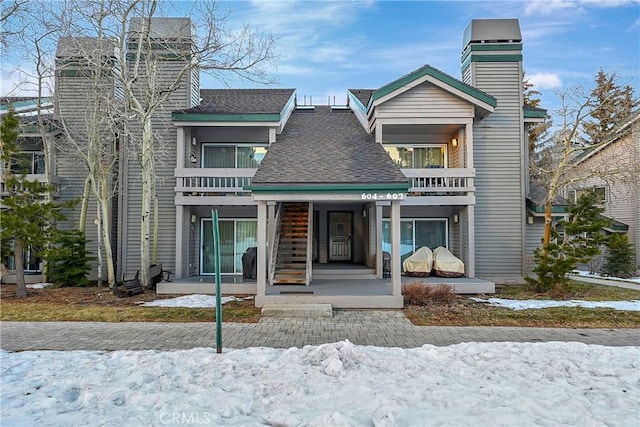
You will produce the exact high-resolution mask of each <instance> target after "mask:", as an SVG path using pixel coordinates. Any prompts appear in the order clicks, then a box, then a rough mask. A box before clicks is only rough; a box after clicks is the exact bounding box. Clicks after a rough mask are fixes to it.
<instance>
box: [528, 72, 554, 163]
mask: <svg viewBox="0 0 640 427" xmlns="http://www.w3.org/2000/svg"><path fill="white" fill-rule="evenodd" d="M540 95H541V93H540V92H539V91H537V90H536V89H534V85H533V83H530V82H529V80H528V79H526V78H525V76H524V75H523V80H522V100H523V104H524V107H525V108H534V109H535V108H541V107H540V102H541V101H540ZM552 124H553V122H552V120H551V116H550V115H547V116H546V118H545V120H544V122H542V123H535V124H531V125H530V126H529V127H528V131H529V135H528V137H529V141H528V142H529V152H530V153H533V152H534V150H535V148H536V146H537V145H538V144H539V143H540V141H541V140H542V139H544V138H545V137H546V135H547V132H548V130H549V128H550V127H551V125H552Z"/></svg>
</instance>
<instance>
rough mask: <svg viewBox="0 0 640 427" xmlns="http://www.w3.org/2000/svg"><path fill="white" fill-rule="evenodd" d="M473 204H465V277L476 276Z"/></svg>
mask: <svg viewBox="0 0 640 427" xmlns="http://www.w3.org/2000/svg"><path fill="white" fill-rule="evenodd" d="M475 208H476V207H475V206H473V205H469V206H467V277H476V238H475Z"/></svg>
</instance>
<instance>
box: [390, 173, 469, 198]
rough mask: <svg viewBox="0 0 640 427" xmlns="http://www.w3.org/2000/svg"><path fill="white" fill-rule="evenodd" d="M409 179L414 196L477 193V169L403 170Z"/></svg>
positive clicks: (410, 190) (410, 189)
mask: <svg viewBox="0 0 640 427" xmlns="http://www.w3.org/2000/svg"><path fill="white" fill-rule="evenodd" d="M402 173H404V175H405V176H406V177H407V178H409V182H410V188H409V192H410V193H412V194H413V195H423V196H447V195H455V196H459V195H464V194H467V193H472V192H474V191H475V186H474V182H473V179H474V178H475V176H476V171H475V169H465V168H448V169H402Z"/></svg>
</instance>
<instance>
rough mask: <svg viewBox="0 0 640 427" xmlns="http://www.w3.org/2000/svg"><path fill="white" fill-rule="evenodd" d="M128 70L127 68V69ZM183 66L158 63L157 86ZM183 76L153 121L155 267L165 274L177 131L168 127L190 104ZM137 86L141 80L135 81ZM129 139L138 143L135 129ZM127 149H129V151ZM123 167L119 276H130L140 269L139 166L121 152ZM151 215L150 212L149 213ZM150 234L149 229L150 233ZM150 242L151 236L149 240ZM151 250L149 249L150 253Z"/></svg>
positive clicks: (171, 247)
mask: <svg viewBox="0 0 640 427" xmlns="http://www.w3.org/2000/svg"><path fill="white" fill-rule="evenodd" d="M130 66H131V65H130ZM183 66H184V64H183V63H182V62H178V61H170V62H164V63H161V65H160V67H159V69H160V76H161V77H160V79H159V82H160V83H163V84H165V85H168V84H170V83H171V82H172V81H173V80H174V79H175V78H176V76H177V75H178V73H179V71H180V70H181V69H182V67H183ZM190 77H191V74H187V76H186V81H185V85H183V86H182V87H181V88H179V89H178V90H176V91H175V92H173V93H172V95H171V96H170V97H169V99H168V100H167V101H166V102H165V103H164V104H163V105H162V107H161V108H160V109H159V110H158V111H157V112H156V114H155V115H154V117H153V128H154V135H155V138H156V159H155V161H156V177H157V180H156V194H157V197H158V205H159V212H158V263H162V264H163V267H164V268H165V269H167V270H172V271H173V270H175V256H176V208H175V192H174V187H175V175H174V170H175V167H176V164H177V160H176V141H177V128H176V127H175V126H173V125H172V123H171V112H172V111H175V110H181V109H185V108H189V107H190V106H191V102H192V89H191V82H190V80H189V78H190ZM139 80H140V81H139V85H140V87H142V85H144V84H145V79H144V78H141V79H139ZM131 134H132V136H133V138H132V139H131V140H130V143H132V144H136V143H137V142H138V141H139V140H140V136H141V132H140V131H139V129H135V128H134V129H132V132H131ZM130 148H131V147H130ZM122 154H123V158H124V159H125V160H124V161H123V165H124V170H123V173H124V175H125V176H124V181H123V182H125V183H126V189H125V188H123V189H122V190H123V191H122V211H123V212H124V213H125V217H124V218H123V222H122V224H121V225H122V231H121V239H120V242H121V248H120V253H121V263H120V265H121V270H122V271H121V274H125V275H127V276H131V275H133V274H135V272H136V271H137V270H139V269H140V265H141V262H140V233H141V230H140V217H141V202H140V200H141V195H142V182H141V179H140V166H139V164H138V161H137V159H136V157H135V155H134V153H132V152H131V150H126V149H125V150H123V152H122ZM152 213H153V211H152ZM151 234H153V229H151ZM151 238H152V236H151ZM151 249H152V248H150V250H151Z"/></svg>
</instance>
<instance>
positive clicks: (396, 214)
mask: <svg viewBox="0 0 640 427" xmlns="http://www.w3.org/2000/svg"><path fill="white" fill-rule="evenodd" d="M400 259H401V258H400V200H392V201H391V295H394V296H397V295H402V282H401V281H402V278H401V274H402V270H401V268H400V262H401V261H400Z"/></svg>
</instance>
